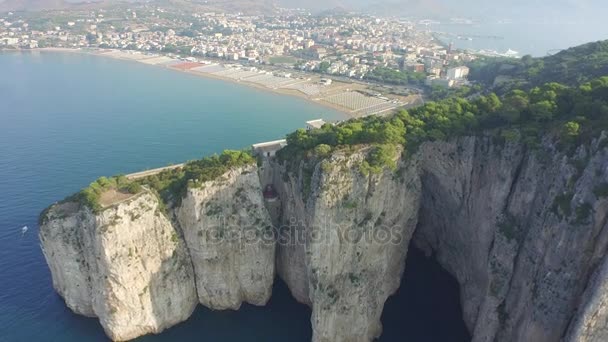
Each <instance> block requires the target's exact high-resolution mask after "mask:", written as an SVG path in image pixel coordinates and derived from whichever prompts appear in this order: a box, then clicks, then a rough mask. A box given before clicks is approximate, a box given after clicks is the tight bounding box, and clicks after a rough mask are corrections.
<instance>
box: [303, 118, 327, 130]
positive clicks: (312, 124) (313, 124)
mask: <svg viewBox="0 0 608 342" xmlns="http://www.w3.org/2000/svg"><path fill="white" fill-rule="evenodd" d="M323 125H325V120H323V119H317V120H310V121H306V130H307V131H310V130H312V129H319V128H321V127H323Z"/></svg>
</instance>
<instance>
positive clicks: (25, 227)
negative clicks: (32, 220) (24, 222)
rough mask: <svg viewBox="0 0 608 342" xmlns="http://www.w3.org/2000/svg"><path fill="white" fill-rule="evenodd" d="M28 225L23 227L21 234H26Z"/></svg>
mask: <svg viewBox="0 0 608 342" xmlns="http://www.w3.org/2000/svg"><path fill="white" fill-rule="evenodd" d="M27 230H28V228H27V226H23V228H21V236H23V235H25V233H27Z"/></svg>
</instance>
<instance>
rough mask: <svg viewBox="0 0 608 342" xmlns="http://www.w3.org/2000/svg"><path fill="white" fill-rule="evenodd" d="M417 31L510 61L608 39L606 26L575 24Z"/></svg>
mask: <svg viewBox="0 0 608 342" xmlns="http://www.w3.org/2000/svg"><path fill="white" fill-rule="evenodd" d="M419 28H421V29H425V30H429V31H432V32H435V33H437V34H436V36H437V37H438V38H439V39H440V40H441V41H442V42H444V43H445V44H449V43H453V45H454V47H456V48H458V49H463V50H472V51H482V50H484V51H486V52H495V53H497V54H507V53H508V52H511V54H510V57H521V56H523V55H532V56H533V57H544V56H548V55H553V54H555V53H557V52H559V51H561V50H564V49H567V48H569V47H573V46H577V45H581V44H585V43H588V42H592V41H598V40H604V39H608V25H602V24H599V23H598V24H593V23H581V22H578V21H551V20H537V21H529V20H527V21H522V20H518V19H514V20H502V21H498V20H495V21H470V22H450V21H444V22H433V23H431V24H428V25H419Z"/></svg>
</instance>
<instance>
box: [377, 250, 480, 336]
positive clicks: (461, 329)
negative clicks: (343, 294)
mask: <svg viewBox="0 0 608 342" xmlns="http://www.w3.org/2000/svg"><path fill="white" fill-rule="evenodd" d="M382 325H383V333H382V336H380V338H379V339H378V340H377V341H378V342H397V341H399V342H401V341H416V342H426V341H429V342H431V341H433V342H434V341H445V342H464V341H470V340H471V336H470V335H469V332H468V331H467V328H466V326H465V324H464V321H463V319H462V309H461V306H460V294H459V286H458V282H457V281H456V279H454V278H453V277H452V276H451V275H450V274H449V273H448V272H447V271H446V270H444V269H443V268H442V267H441V266H440V265H439V263H437V261H436V260H435V259H434V258H433V257H429V258H427V257H425V255H424V253H423V252H422V251H421V250H419V249H418V248H416V247H415V246H414V244H413V243H411V244H410V246H409V250H408V254H407V261H406V265H405V272H404V275H403V278H402V279H401V287H400V288H399V290H398V291H397V293H395V294H394V295H393V296H391V297H390V298H389V299H388V300H387V301H386V304H385V306H384V311H383V312H382Z"/></svg>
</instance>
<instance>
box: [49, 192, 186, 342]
mask: <svg viewBox="0 0 608 342" xmlns="http://www.w3.org/2000/svg"><path fill="white" fill-rule="evenodd" d="M158 204H159V203H158V200H157V199H156V197H155V196H154V195H152V194H150V193H148V192H143V193H141V194H139V195H135V196H133V197H132V198H130V199H128V200H126V201H124V202H122V203H120V204H117V205H114V206H111V207H109V208H107V209H105V210H104V211H103V212H101V213H100V214H98V215H94V214H93V213H92V212H91V211H90V210H88V209H85V208H79V207H78V204H76V203H63V204H59V205H55V206H53V207H52V208H51V209H50V210H49V212H48V213H47V222H46V223H45V224H43V225H42V226H41V227H40V239H41V242H42V247H43V252H44V255H45V257H46V259H47V262H48V264H49V267H50V269H51V273H52V275H53V285H54V287H55V289H56V290H57V292H58V293H59V294H60V295H61V296H62V297H63V298H65V300H66V303H67V305H68V306H69V307H70V308H71V309H72V310H73V311H74V312H76V313H80V314H83V315H87V316H95V317H99V321H100V323H101V325H102V326H103V328H104V330H105V331H106V333H107V334H108V336H109V337H110V338H111V339H113V340H128V339H132V338H135V337H137V336H141V335H144V334H148V333H157V332H160V331H162V330H163V329H165V328H167V327H170V326H172V325H174V324H176V323H178V322H181V321H183V320H185V319H187V318H188V317H189V316H190V314H191V313H192V311H193V310H194V307H195V305H196V303H197V301H196V291H195V286H194V273H193V270H192V264H191V263H190V260H189V257H188V251H187V249H186V246H185V244H184V241H183V240H182V239H181V238H180V237H179V234H178V232H176V230H175V229H174V228H173V226H172V225H171V223H170V222H169V220H168V219H167V218H166V217H165V216H164V215H163V214H162V213H160V211H159V209H158Z"/></svg>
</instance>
